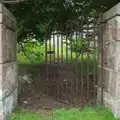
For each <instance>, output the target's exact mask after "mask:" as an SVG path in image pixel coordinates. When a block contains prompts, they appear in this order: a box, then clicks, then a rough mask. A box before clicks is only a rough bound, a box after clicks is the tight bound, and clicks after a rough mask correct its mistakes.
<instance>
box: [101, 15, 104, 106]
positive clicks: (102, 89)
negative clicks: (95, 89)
mask: <svg viewBox="0 0 120 120" xmlns="http://www.w3.org/2000/svg"><path fill="white" fill-rule="evenodd" d="M102 21H103V15H102ZM101 33H102V34H101V53H100V54H101V104H103V92H104V88H103V87H104V83H103V82H104V81H103V23H101Z"/></svg>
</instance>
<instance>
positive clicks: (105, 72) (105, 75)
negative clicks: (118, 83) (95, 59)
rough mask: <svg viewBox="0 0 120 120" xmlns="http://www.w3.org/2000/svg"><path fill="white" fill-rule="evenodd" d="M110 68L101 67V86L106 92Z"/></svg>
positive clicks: (107, 90)
mask: <svg viewBox="0 0 120 120" xmlns="http://www.w3.org/2000/svg"><path fill="white" fill-rule="evenodd" d="M109 80H110V69H107V68H103V86H104V90H105V91H106V92H109Z"/></svg>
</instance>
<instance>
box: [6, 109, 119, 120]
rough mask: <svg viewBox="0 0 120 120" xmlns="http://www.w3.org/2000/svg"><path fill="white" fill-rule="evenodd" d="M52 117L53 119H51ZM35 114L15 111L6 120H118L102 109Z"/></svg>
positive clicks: (108, 111) (60, 110)
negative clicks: (45, 114)
mask: <svg viewBox="0 0 120 120" xmlns="http://www.w3.org/2000/svg"><path fill="white" fill-rule="evenodd" d="M53 116H54V117H53ZM53 116H52V115H50V114H48V116H44V115H42V114H36V113H32V112H27V111H25V110H23V109H17V110H15V112H13V113H12V114H11V115H10V116H9V119H8V120H51V119H52V118H54V120H120V119H115V118H114V117H113V114H112V112H111V111H110V110H108V109H107V108H104V107H86V108H84V110H83V111H80V110H79V109H75V108H73V109H64V108H63V109H56V110H54V115H53Z"/></svg>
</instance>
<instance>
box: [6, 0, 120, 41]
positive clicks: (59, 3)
mask: <svg viewBox="0 0 120 120" xmlns="http://www.w3.org/2000/svg"><path fill="white" fill-rule="evenodd" d="M117 2H119V1H118V0H114V1H113V0H99V1H97V0H27V1H25V2H22V3H19V4H14V5H6V6H7V7H8V9H10V11H11V12H12V13H13V14H14V15H15V17H16V18H17V22H18V42H19V41H21V40H24V39H26V38H28V37H30V38H35V39H37V40H40V41H43V40H44V35H45V31H49V32H51V31H52V30H53V29H57V30H60V31H65V29H66V28H65V26H66V22H67V21H68V20H69V21H78V22H79V21H81V18H80V16H83V17H82V18H83V19H86V18H87V17H88V16H91V15H92V16H96V15H99V13H100V12H104V11H105V10H107V9H109V8H110V7H112V6H113V5H115V4H116V3H117ZM93 11H94V12H93ZM97 17H98V16H97ZM83 24H84V23H83ZM68 26H69V25H68Z"/></svg>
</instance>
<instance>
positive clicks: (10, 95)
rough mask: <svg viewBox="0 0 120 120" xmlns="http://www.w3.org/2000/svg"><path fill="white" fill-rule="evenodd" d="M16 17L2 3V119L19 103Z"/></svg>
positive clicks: (0, 12) (0, 78) (0, 15)
mask: <svg viewBox="0 0 120 120" xmlns="http://www.w3.org/2000/svg"><path fill="white" fill-rule="evenodd" d="M16 29H17V28H16V19H15V18H14V16H13V15H12V14H11V13H10V12H9V11H8V10H7V9H6V8H5V7H4V6H3V5H2V4H1V3H0V120H6V119H7V115H8V114H9V113H10V112H11V111H12V110H13V108H14V106H15V105H16V104H17V87H18V83H17V62H16V46H17V45H16V43H17V41H16V38H17V34H16Z"/></svg>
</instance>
